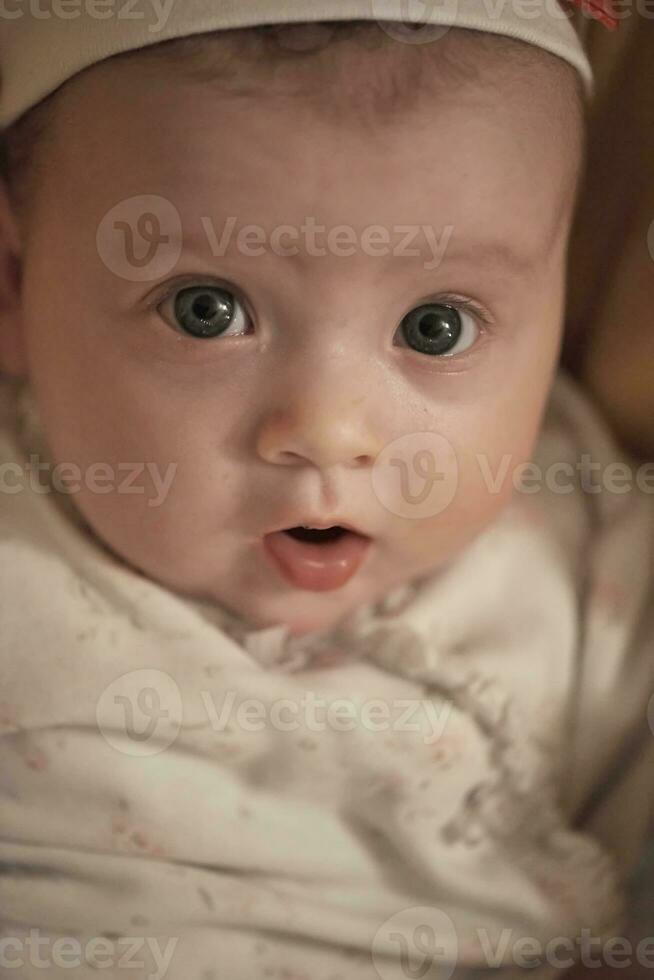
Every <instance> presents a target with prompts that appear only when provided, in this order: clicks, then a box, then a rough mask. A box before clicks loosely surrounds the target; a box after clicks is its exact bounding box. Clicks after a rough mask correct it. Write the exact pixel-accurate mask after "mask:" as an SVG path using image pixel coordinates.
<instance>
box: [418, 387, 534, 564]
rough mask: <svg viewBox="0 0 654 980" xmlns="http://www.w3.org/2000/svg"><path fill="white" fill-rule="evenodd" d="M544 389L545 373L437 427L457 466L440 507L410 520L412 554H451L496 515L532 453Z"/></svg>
mask: <svg viewBox="0 0 654 980" xmlns="http://www.w3.org/2000/svg"><path fill="white" fill-rule="evenodd" d="M532 381H533V379H532ZM547 392H548V382H547V378H545V377H543V378H542V379H541V383H540V386H539V385H538V384H532V385H531V386H528V385H525V386H516V387H515V388H514V389H513V390H512V391H511V392H510V393H509V396H508V397H504V398H503V399H502V401H499V400H498V401H496V402H495V403H494V404H490V405H489V404H487V403H486V404H484V405H483V406H480V407H479V408H475V409H474V411H472V412H469V413H466V414H465V415H464V414H461V415H460V416H459V417H458V418H454V419H452V420H451V421H450V424H449V425H448V427H447V429H445V428H443V429H442V430H441V431H442V434H443V435H445V436H446V438H447V440H448V442H449V443H450V446H451V447H452V449H453V459H455V460H456V465H455V467H454V468H451V467H450V468H449V469H448V470H447V476H446V481H445V482H446V484H447V485H446V486H444V492H443V496H442V497H441V498H440V503H439V504H438V507H439V509H438V512H437V513H434V514H433V516H431V517H429V518H426V519H425V520H423V521H414V522H410V523H411V524H412V526H411V527H410V528H408V531H407V536H408V539H409V540H410V541H411V549H412V551H413V552H414V554H416V555H420V556H422V557H423V558H425V559H429V557H430V556H431V557H432V559H433V556H434V555H440V556H442V558H443V559H446V558H449V557H451V556H452V555H454V554H455V553H456V552H457V551H458V550H460V549H461V548H462V547H464V546H465V545H466V544H468V543H469V542H470V541H472V540H473V539H474V538H475V537H476V536H477V535H478V534H479V533H481V532H482V531H483V530H485V528H486V527H488V526H489V525H490V524H491V523H492V522H493V521H494V520H495V519H496V517H497V516H498V515H499V514H500V512H501V511H502V510H503V509H504V507H505V506H506V505H507V504H508V502H509V501H510V500H511V498H512V497H513V495H514V493H515V487H517V486H520V474H521V467H522V466H523V465H524V464H525V463H526V462H528V461H529V460H530V458H531V456H532V453H533V449H534V447H535V444H536V441H537V438H538V433H539V430H540V424H541V419H542V413H543V408H544V405H545V402H546V398H547ZM482 409H483V410H482Z"/></svg>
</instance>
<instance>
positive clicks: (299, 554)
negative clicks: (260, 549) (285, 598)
mask: <svg viewBox="0 0 654 980" xmlns="http://www.w3.org/2000/svg"><path fill="white" fill-rule="evenodd" d="M263 540H264V546H265V548H266V549H267V551H268V553H269V555H270V556H271V557H272V558H273V560H274V562H275V565H276V567H277V568H278V570H279V571H280V572H281V573H282V575H283V576H284V577H285V578H286V579H287V581H289V582H290V583H291V584H292V585H296V586H298V587H299V588H300V589H307V590H309V591H311V592H326V591H329V590H330V589H338V588H340V587H341V586H342V585H345V583H346V582H348V581H349V580H350V579H351V578H352V576H353V575H354V574H355V572H356V571H357V570H358V569H359V566H360V565H361V563H362V562H363V559H364V558H365V556H366V553H367V551H368V547H369V545H370V538H365V537H362V536H361V535H359V534H354V533H353V532H352V531H346V532H345V533H343V534H342V535H341V537H339V538H338V539H337V540H335V541H326V542H325V543H324V544H314V543H312V542H309V541H298V540H297V538H292V537H291V536H290V535H289V534H287V533H286V532H285V531H275V532H274V533H273V534H266V536H265V537H264V539H263Z"/></svg>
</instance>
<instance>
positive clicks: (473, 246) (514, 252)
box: [182, 219, 551, 274]
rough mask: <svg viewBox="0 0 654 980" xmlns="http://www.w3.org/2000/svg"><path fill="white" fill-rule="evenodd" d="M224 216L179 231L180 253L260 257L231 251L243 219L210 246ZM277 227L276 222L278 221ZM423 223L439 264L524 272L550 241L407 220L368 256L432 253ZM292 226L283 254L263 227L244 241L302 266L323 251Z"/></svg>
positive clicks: (390, 260)
mask: <svg viewBox="0 0 654 980" xmlns="http://www.w3.org/2000/svg"><path fill="white" fill-rule="evenodd" d="M227 220H228V219H225V222H223V224H222V225H221V226H217V225H216V224H214V225H213V226H212V230H211V231H209V232H208V231H207V229H206V228H204V227H203V228H202V230H198V231H195V232H193V233H190V234H188V235H184V236H183V241H182V245H183V251H184V252H186V253H195V254H198V255H206V256H207V257H208V258H210V259H212V260H219V259H221V258H227V257H231V256H233V255H235V254H236V255H241V254H243V257H244V258H252V257H255V258H263V256H261V255H258V256H253V255H251V254H248V253H247V252H246V253H240V252H236V251H235V249H236V243H237V236H238V234H239V231H240V230H241V227H252V226H253V225H249V224H246V225H243V226H239V225H235V226H234V228H233V231H232V233H231V235H230V237H229V241H228V244H227V247H226V248H224V250H223V251H221V252H220V253H215V252H214V248H213V245H214V241H213V239H214V236H215V240H216V241H218V242H220V239H221V235H222V234H223V231H224V228H225V225H226V222H227ZM256 227H259V226H256ZM278 227H282V225H280V226H278ZM289 227H290V226H289ZM318 227H319V228H323V227H325V226H324V225H321V224H319V223H318ZM333 227H335V228H338V227H351V226H345V225H344V224H343V225H342V226H341V225H338V224H336V225H334V226H333ZM366 227H367V228H372V227H375V228H377V227H384V226H382V225H379V226H377V225H369V226H366ZM409 227H410V228H411V233H409V232H408V231H407V230H406V229H408V228H409ZM425 228H428V229H429V231H430V238H429V242H430V243H431V245H434V246H435V247H436V249H437V254H438V256H439V265H440V263H441V262H443V263H446V262H447V263H452V264H454V263H461V262H470V261H473V262H477V263H480V262H485V263H487V264H490V265H493V266H495V267H497V268H500V269H506V270H509V271H511V272H517V273H523V274H524V273H525V272H528V271H533V269H534V268H535V267H536V265H537V264H538V263H539V262H541V261H543V260H544V259H545V257H546V256H547V254H548V253H549V250H550V248H551V245H550V243H549V242H548V243H547V245H546V247H544V248H543V249H540V250H533V249H529V250H527V249H524V250H522V251H521V250H520V249H519V248H517V247H516V246H515V245H510V244H508V242H507V241H505V240H503V239H488V240H483V239H480V240H474V241H470V242H469V243H467V244H464V243H462V242H457V241H456V232H455V231H454V232H453V231H451V229H452V228H453V226H452V225H444V226H443V227H441V228H440V229H436V228H434V227H433V226H430V225H411V226H409V225H396V226H395V228H393V229H384V230H385V231H386V233H387V236H386V239H385V240H384V241H386V242H388V249H389V251H388V253H387V254H374V253H373V254H372V255H371V257H372V258H377V259H379V260H381V261H385V263H386V264H387V265H392V264H396V265H397V264H398V260H401V261H402V262H404V263H406V264H411V263H414V264H415V263H417V262H420V260H421V259H422V260H425V259H434V251H433V248H432V247H431V245H430V244H428V241H426V240H425V232H424V229H425ZM398 229H404V230H400V231H398ZM262 230H263V229H262ZM294 230H295V232H296V235H295V237H293V238H292V239H289V237H288V235H285V236H284V238H283V240H282V245H283V247H284V248H286V247H288V246H289V245H297V247H298V248H299V249H300V251H299V253H298V254H295V255H283V254H282V253H281V252H279V251H275V250H273V248H272V246H271V243H270V236H269V235H268V234H267V233H265V231H264V234H265V238H264V241H263V242H261V241H259V240H254V238H252V237H251V238H250V245H249V246H248V247H249V248H255V249H257V250H259V249H260V248H264V249H265V251H266V252H267V254H268V255H271V256H274V257H275V258H279V259H282V260H284V262H286V263H288V264H292V265H298V266H304V265H306V264H308V263H310V262H311V260H312V259H315V258H322V257H323V256H322V255H317V256H313V255H309V254H307V253H306V252H304V251H303V249H302V233H301V229H300V227H298V228H297V229H295V228H294ZM352 230H353V232H354V239H355V245H354V247H355V248H357V244H356V243H359V244H358V248H359V254H364V253H363V250H362V248H361V239H362V236H363V233H364V231H365V230H366V229H363V230H362V231H357V230H356V229H352ZM329 231H330V228H327V232H325V233H321V235H320V237H319V239H318V241H317V246H318V248H320V249H321V250H322V249H324V248H326V247H327V233H328V232H329ZM261 237H263V236H261ZM443 242H444V248H443V253H442V255H441V251H440V250H441V248H442V247H443ZM381 244H382V242H381V241H380V240H379V238H376V241H375V242H374V244H373V248H374V249H375V251H376V252H378V251H379V249H380V246H381ZM342 245H345V247H349V242H343V243H342ZM416 250H417V251H418V253H419V254H415V253H416ZM355 254H356V253H355ZM342 257H343V258H347V256H342ZM354 257H355V256H352V258H354Z"/></svg>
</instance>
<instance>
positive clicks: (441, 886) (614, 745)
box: [0, 373, 654, 980]
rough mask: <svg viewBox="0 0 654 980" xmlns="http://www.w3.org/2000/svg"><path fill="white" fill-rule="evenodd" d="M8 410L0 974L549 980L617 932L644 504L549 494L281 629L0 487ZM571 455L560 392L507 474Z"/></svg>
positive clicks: (591, 422)
mask: <svg viewBox="0 0 654 980" xmlns="http://www.w3.org/2000/svg"><path fill="white" fill-rule="evenodd" d="M15 388H16V386H14V385H9V384H7V383H3V385H2V388H1V389H0V390H1V392H2V398H3V401H2V412H1V414H0V421H1V423H2V424H1V426H0V677H1V689H0V771H1V776H0V780H1V782H0V976H2V977H5V976H7V977H16V978H18V977H20V978H21V980H23V978H25V980H42V978H44V977H47V978H48V980H50V978H56V980H69V978H70V980H78V978H80V980H90V978H93V980H97V978H98V977H103V978H105V980H124V978H126V977H127V978H130V980H145V978H152V980H154V978H156V980H161V978H163V977H166V978H167V980H222V978H223V977H224V978H225V980H255V978H262V980H263V978H270V980H339V978H341V980H364V978H365V980H380V978H381V980H390V978H397V980H406V978H407V977H423V978H424V977H427V978H438V980H447V978H449V977H450V976H452V975H454V976H456V977H473V976H474V977H477V976H482V975H483V972H484V968H486V967H490V966H494V965H501V966H503V967H504V969H505V973H503V974H502V975H503V976H514V975H515V976H522V975H523V974H522V972H521V971H520V970H519V969H518V968H519V967H520V966H523V965H525V957H526V956H527V954H530V955H531V957H532V960H531V962H533V963H534V964H536V969H534V970H532V971H530V973H531V975H532V976H534V977H549V976H552V975H557V970H556V969H555V967H556V956H557V955H558V957H559V960H560V961H561V962H565V961H566V957H567V956H569V955H570V954H569V949H571V948H573V947H574V950H575V951H576V952H577V954H578V952H579V950H580V937H582V936H583V930H584V929H585V930H587V933H586V935H592V937H596V938H597V940H598V941H599V940H600V939H601V940H602V941H606V940H607V939H610V938H611V937H612V936H615V935H617V934H619V931H620V928H621V915H622V910H621V906H622V894H623V883H624V880H625V878H626V876H627V875H628V874H629V872H630V871H631V869H632V867H633V865H634V862H635V860H636V859H637V856H638V854H639V851H640V849H641V847H642V845H643V841H644V838H645V836H646V834H647V831H648V822H649V821H650V820H651V799H652V788H653V783H654V780H653V779H652V771H653V770H652V762H653V761H654V758H653V755H654V737H653V736H652V733H651V731H650V728H649V726H648V717H647V712H648V702H649V698H650V695H651V693H652V691H653V690H654V686H653V685H652V673H653V664H654V657H653V653H654V649H653V648H654V602H653V601H652V599H653V598H654V560H653V552H654V493H652V492H648V491H647V489H642V487H641V489H640V490H638V489H637V488H636V489H634V490H633V491H632V492H629V493H611V492H607V491H604V492H601V493H594V492H584V491H583V490H582V488H581V485H580V481H581V477H580V476H579V479H577V480H576V487H575V488H574V490H573V492H570V493H567V492H562V493H556V492H553V490H552V487H553V486H554V480H555V479H557V480H559V482H560V483H563V482H565V481H564V480H562V479H561V473H560V472H559V474H558V476H557V477H552V478H551V479H549V478H548V481H546V483H549V486H547V485H542V486H540V489H539V490H538V492H531V493H526V492H519V493H518V492H516V494H515V496H514V498H513V501H512V503H511V504H510V506H509V507H508V508H507V510H506V511H505V512H504V514H503V515H502V517H501V518H500V520H498V521H497V523H496V524H495V525H494V526H492V527H491V528H490V529H488V530H487V531H486V532H485V533H484V534H483V535H481V536H480V537H479V538H478V539H477V540H476V541H475V542H474V543H473V544H472V545H471V546H469V548H468V549H467V550H466V551H465V552H464V553H463V554H462V555H461V556H460V557H459V558H458V559H457V561H456V562H455V563H454V564H453V566H452V567H451V568H450V569H449V570H448V571H447V572H446V573H444V574H441V575H440V576H435V577H433V578H426V579H423V580H421V581H418V582H414V583H410V584H409V585H407V586H406V587H404V588H402V589H399V590H397V591H396V592H395V593H393V594H392V595H391V596H389V597H388V598H387V600H386V601H385V602H383V603H380V604H378V605H377V606H376V607H369V608H365V609H361V610H359V611H358V612H357V614H355V615H354V616H352V617H350V619H349V620H348V621H347V622H346V624H345V625H344V626H343V628H342V629H341V630H337V631H333V632H332V634H331V635H330V634H325V635H320V634H313V635H312V636H309V637H305V638H297V637H296V638H292V637H290V638H289V637H288V636H287V635H286V630H285V628H284V627H279V628H273V629H268V630H249V629H248V628H247V626H246V624H244V623H243V622H241V621H240V620H239V619H237V618H236V617H235V616H233V615H232V614H230V613H228V612H227V611H226V610H223V609H220V608H218V607H216V606H214V605H212V604H210V603H205V602H194V601H189V600H188V599H186V598H183V597H180V596H178V595H175V594H174V593H171V592H170V591H168V590H166V589H165V588H163V587H160V586H158V585H157V584H155V583H153V582H151V581H149V580H148V579H146V578H145V577H144V576H142V575H140V574H139V573H138V572H136V571H134V570H132V569H131V568H130V567H128V566H127V565H126V564H125V563H123V562H121V561H120V559H119V558H117V557H116V556H115V555H113V554H112V553H110V552H109V551H108V549H107V548H106V547H104V546H103V545H102V544H100V543H99V542H98V541H97V539H96V538H95V537H94V536H93V534H92V532H91V530H90V529H89V528H88V527H87V526H86V525H85V523H84V521H83V520H82V519H81V517H79V516H78V515H77V512H76V510H75V508H74V507H73V506H72V503H71V499H70V498H69V497H67V496H66V495H65V494H63V493H58V494H57V493H44V492H37V490H36V489H34V488H33V487H30V486H29V484H27V485H22V486H21V488H20V490H19V491H18V492H17V491H16V490H15V489H12V487H15V486H16V485H17V483H18V476H17V474H18V472H19V469H16V466H17V464H18V467H19V468H20V467H24V465H25V463H26V462H28V461H29V457H30V455H31V454H33V453H37V454H40V455H41V458H43V457H45V458H46V459H47V458H48V457H47V448H46V447H45V446H44V444H43V441H42V439H41V437H40V430H39V425H38V418H37V417H36V413H35V411H34V408H33V406H32V404H31V402H30V398H29V392H28V391H26V390H23V391H21V389H20V388H18V389H16V390H15ZM17 394H18V396H19V397H18V398H16V395H17ZM584 453H585V454H589V455H590V457H592V461H593V463H599V464H601V468H602V469H601V471H596V473H597V474H598V475H597V476H596V479H598V480H599V479H601V476H602V474H604V472H605V468H606V467H607V466H608V465H609V464H610V463H612V462H613V461H614V460H619V459H624V457H623V456H621V455H620V453H619V452H618V451H617V450H616V448H615V446H614V444H613V442H612V440H611V438H610V436H609V435H608V433H607V431H606V430H605V428H604V426H603V424H602V423H601V421H600V420H599V419H598V418H597V416H596V414H595V411H594V410H593V409H592V408H591V406H590V405H589V404H588V402H587V401H586V399H585V397H584V396H582V394H581V393H580V392H579V390H578V389H577V388H576V387H575V385H574V384H573V382H572V381H571V379H570V378H569V377H567V376H566V375H564V374H562V373H561V374H560V375H559V376H558V377H557V380H556V383H555V385H554V388H553V391H552V397H551V400H550V404H549V407H548V412H547V417H546V421H545V426H544V429H543V432H542V435H541V439H540V441H539V445H538V451H537V454H536V455H535V456H534V460H535V462H536V463H538V465H539V466H540V467H541V468H542V472H543V473H544V474H545V473H548V474H550V476H551V474H552V473H553V472H554V470H552V466H553V464H556V463H561V462H562V461H568V462H569V463H571V464H572V465H573V466H576V464H577V462H578V461H579V460H580V459H581V456H582V454H584ZM632 470H633V472H634V474H635V472H636V464H632ZM575 472H577V473H579V470H575ZM641 482H644V481H641ZM649 486H650V487H651V488H652V490H654V479H652V474H651V473H650V475H649ZM103 937H104V938H103ZM566 937H567V941H568V943H567V945H566V943H565V942H562V944H561V945H560V947H557V950H558V953H557V952H556V951H554V950H553V947H551V946H550V948H549V952H548V951H546V950H545V944H546V943H547V942H548V941H549V940H551V939H552V938H559V939H561V940H565V939H566ZM594 948H595V949H597V945H596V946H595V947H594ZM539 950H540V953H539ZM39 958H40V959H39ZM94 958H95V962H94V964H93V963H92V961H93V960H94ZM527 962H528V960H527ZM39 963H40V965H39ZM98 964H101V965H102V968H99V966H98ZM135 964H141V965H140V966H136V965H135ZM455 966H456V972H455V973H453V970H454V967H455ZM477 971H479V972H477Z"/></svg>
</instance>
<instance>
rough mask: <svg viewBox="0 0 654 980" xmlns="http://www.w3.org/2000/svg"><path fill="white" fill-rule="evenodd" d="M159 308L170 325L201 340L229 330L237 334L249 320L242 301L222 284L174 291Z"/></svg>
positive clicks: (232, 334) (231, 333)
mask: <svg viewBox="0 0 654 980" xmlns="http://www.w3.org/2000/svg"><path fill="white" fill-rule="evenodd" d="M158 310H159V312H160V313H161V315H162V316H163V317H164V319H165V320H167V322H168V323H170V324H171V326H173V327H176V328H177V329H179V330H181V331H183V332H184V333H186V334H188V335H189V336H191V337H197V338H198V339H201V340H211V339H212V338H214V337H219V336H221V335H223V334H225V333H227V331H228V330H229V331H230V334H229V336H239V335H240V332H242V331H243V329H244V328H246V327H247V325H248V323H249V317H248V315H247V313H246V312H245V310H244V309H243V306H242V305H241V303H240V302H239V301H238V300H237V299H236V297H235V296H234V294H233V293H232V292H230V291H229V290H228V289H225V288H224V287H222V286H213V285H207V286H202V285H200V286H190V287H186V288H185V289H180V290H177V291H176V292H175V293H173V294H171V295H170V296H168V297H167V298H166V299H165V300H164V301H163V303H161V304H160V305H159V307H158ZM232 328H233V329H232Z"/></svg>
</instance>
